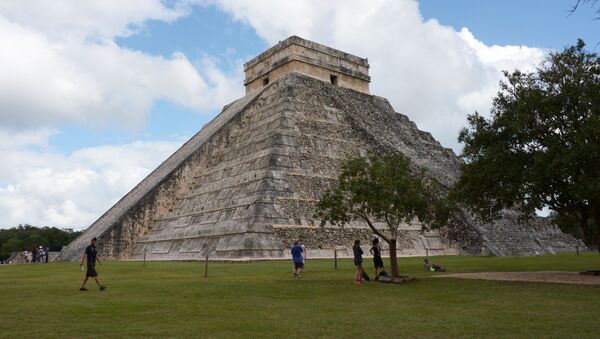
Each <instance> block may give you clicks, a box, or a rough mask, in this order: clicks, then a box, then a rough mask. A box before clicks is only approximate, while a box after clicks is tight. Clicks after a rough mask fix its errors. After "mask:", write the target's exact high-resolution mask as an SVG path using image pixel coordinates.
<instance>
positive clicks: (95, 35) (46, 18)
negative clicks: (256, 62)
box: [0, 0, 600, 229]
mask: <svg viewBox="0 0 600 339" xmlns="http://www.w3.org/2000/svg"><path fill="white" fill-rule="evenodd" d="M575 2H576V1H575V0H553V1H543V0H519V1H516V0H504V1H480V0H454V1H442V0H422V1H418V2H417V1H414V0H331V1H323V0H303V1H279V0H227V1H226V0H169V1H161V0H128V1H119V0H103V1H99V0H97V1H88V0H61V1H52V2H51V1H44V0H31V1H27V2H21V1H2V2H0V42H1V43H2V46H3V47H2V48H0V159H2V163H1V164H0V228H5V227H12V226H16V225H18V224H24V223H29V224H33V225H38V226H57V227H69V228H74V229H84V228H86V227H87V226H89V225H90V224H91V223H92V222H93V221H95V220H96V219H97V218H98V217H99V216H100V215H102V213H104V212H105V211H106V210H107V209H108V208H110V206H112V205H113V204H114V203H115V202H116V201H117V200H119V199H120V198H121V197H122V196H123V195H124V194H126V193H127V192H128V191H129V190H130V189H131V188H133V186H135V185H136V184H137V183H138V182H139V181H141V180H142V179H143V178H144V177H145V176H146V175H148V174H149V173H150V171H152V170H153V169H154V168H156V167H157V166H158V165H159V164H160V163H161V162H162V161H164V160H165V159H166V158H167V157H168V156H169V155H170V154H172V153H173V152H174V151H175V150H176V149H177V148H178V147H179V146H181V144H183V142H185V141H186V140H187V139H188V138H190V137H191V136H192V135H193V134H194V133H196V132H197V131H198V130H199V129H200V128H201V127H202V126H203V125H204V124H205V123H207V122H208V121H210V120H211V119H212V118H213V117H215V116H216V115H217V114H218V113H219V112H220V111H221V109H222V107H223V106H224V105H226V104H227V103H229V102H231V101H233V100H235V99H237V98H239V97H241V96H243V95H244V88H243V70H242V65H243V63H244V62H245V61H247V60H249V59H250V58H252V57H254V56H255V55H257V54H258V53H260V52H261V51H263V50H265V49H266V48H268V47H270V46H272V45H274V44H275V43H277V42H278V41H279V40H283V39H285V38H286V37H288V36H290V35H299V36H301V37H303V38H307V39H311V40H314V41H316V42H319V43H323V44H326V45H329V46H331V47H334V48H337V49H340V50H343V51H346V52H350V53H352V54H355V55H358V56H361V57H366V58H368V59H369V62H370V65H371V69H370V74H371V78H372V82H371V93H372V94H375V95H379V96H383V97H386V98H387V99H388V100H389V101H390V102H391V103H392V105H393V106H394V108H395V109H396V111H398V112H400V113H402V114H406V115H407V116H408V117H409V118H410V119H412V120H413V121H415V122H416V123H417V126H418V127H419V128H420V129H422V130H426V131H429V132H431V133H432V134H433V136H434V137H435V138H436V139H438V140H439V141H440V142H441V143H442V145H444V146H446V147H450V148H452V149H454V151H455V152H456V153H457V154H459V153H460V150H461V146H460V144H458V142H457V140H456V137H457V133H458V131H459V130H460V128H461V127H463V126H465V121H466V120H465V119H466V116H467V115H468V114H471V113H473V112H475V111H478V112H480V113H482V114H484V115H485V114H487V112H489V109H490V107H491V99H492V97H493V96H494V94H495V93H496V92H497V89H498V82H499V81H500V80H501V79H502V71H503V70H514V69H521V70H525V71H531V70H534V69H535V67H536V65H537V64H539V63H540V62H541V61H542V60H543V58H544V57H545V56H546V55H547V54H548V53H550V52H552V51H560V50H562V49H563V48H564V47H565V46H568V45H572V44H574V43H575V42H576V40H577V39H578V38H582V39H584V41H586V43H587V44H588V47H589V49H594V48H595V47H596V46H597V45H598V43H599V42H600V35H599V34H598V32H600V20H594V19H595V17H596V16H597V15H596V14H595V11H594V9H593V8H590V7H589V6H588V5H583V6H582V7H580V9H579V10H578V11H576V12H575V13H573V14H571V15H570V14H569V9H570V8H571V7H572V6H573V5H574V3H575ZM596 49H600V47H596Z"/></svg>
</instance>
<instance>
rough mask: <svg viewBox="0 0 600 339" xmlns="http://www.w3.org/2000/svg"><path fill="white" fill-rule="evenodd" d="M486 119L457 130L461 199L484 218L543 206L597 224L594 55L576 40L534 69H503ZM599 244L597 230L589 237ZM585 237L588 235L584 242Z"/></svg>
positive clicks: (598, 100) (599, 157) (599, 156)
mask: <svg viewBox="0 0 600 339" xmlns="http://www.w3.org/2000/svg"><path fill="white" fill-rule="evenodd" d="M505 77H506V81H502V82H501V83H500V91H499V92H498V94H497V95H496V97H495V98H494V100H493V106H492V110H491V116H490V117H489V118H486V117H483V116H482V115H480V114H478V113H477V112H476V113H474V114H472V115H470V116H469V117H468V127H467V128H464V129H463V130H462V131H461V132H460V135H459V141H460V142H461V143H463V144H464V150H463V154H462V156H463V158H464V159H465V161H466V165H465V166H464V170H463V172H462V176H461V178H460V180H459V181H458V183H457V185H456V187H455V194H456V196H457V197H458V198H459V200H460V201H461V202H463V203H465V204H466V205H467V206H469V207H470V208H471V209H473V210H475V211H476V212H478V213H479V214H480V215H481V216H482V217H484V218H485V219H490V218H493V217H495V216H496V215H497V214H498V212H499V211H500V210H502V209H504V208H518V209H520V210H522V211H524V212H525V213H533V212H534V211H535V209H541V208H544V207H547V208H549V209H551V210H553V211H555V212H556V213H559V214H562V215H570V216H573V217H576V218H578V219H579V220H580V221H581V225H582V227H586V226H585V225H588V224H589V223H588V220H589V219H590V218H593V219H594V220H595V223H596V224H599V222H600V132H599V131H600V59H599V58H598V55H597V54H595V53H592V52H588V51H586V50H585V44H584V42H583V41H582V40H578V42H577V44H576V45H575V46H570V47H567V48H565V49H564V51H562V52H555V53H550V54H549V55H548V56H547V58H546V59H545V60H544V61H543V62H542V64H541V65H539V67H538V69H537V70H536V71H535V72H531V73H525V72H521V71H519V70H516V71H514V72H512V73H508V72H505ZM583 231H584V233H586V234H587V237H588V238H589V237H592V236H593V237H595V242H596V244H600V232H596V234H595V235H592V234H590V232H592V231H591V230H590V229H584V230H583ZM588 240H589V239H588Z"/></svg>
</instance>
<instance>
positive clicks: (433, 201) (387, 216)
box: [317, 153, 449, 276]
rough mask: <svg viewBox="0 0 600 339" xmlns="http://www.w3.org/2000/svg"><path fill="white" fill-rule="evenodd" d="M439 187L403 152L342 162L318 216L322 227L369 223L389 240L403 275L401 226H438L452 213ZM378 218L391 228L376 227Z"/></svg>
mask: <svg viewBox="0 0 600 339" xmlns="http://www.w3.org/2000/svg"><path fill="white" fill-rule="evenodd" d="M437 186H438V185H437V183H436V182H434V181H432V180H430V179H428V178H427V177H426V176H425V172H424V171H413V170H412V169H411V163H410V160H409V159H408V158H406V157H405V156H403V155H402V154H400V153H390V154H385V155H382V156H378V155H370V156H369V157H368V158H362V157H355V158H351V159H349V160H347V161H346V162H345V163H344V164H343V165H342V168H341V172H340V175H339V177H338V181H337V183H336V185H334V186H333V187H332V188H330V189H329V190H327V191H326V192H325V193H324V194H323V196H322V198H321V200H320V201H319V202H318V204H317V217H318V218H320V219H321V223H322V225H324V224H325V223H326V222H329V223H331V224H334V225H344V224H346V223H348V222H350V221H353V220H361V221H364V222H366V223H367V225H369V227H370V228H371V230H372V231H373V232H374V233H375V234H376V235H378V236H379V237H381V238H382V239H383V240H384V241H386V242H387V243H388V244H389V246H390V260H391V262H392V274H393V275H395V276H397V275H398V266H397V259H396V240H397V238H398V227H399V226H400V225H401V224H402V223H410V222H412V221H414V220H415V219H418V220H420V221H421V222H423V223H424V224H427V225H430V226H432V227H438V226H440V225H443V224H444V222H445V219H446V217H447V216H448V215H449V208H448V206H447V204H446V203H445V201H444V200H442V199H439V198H438V197H439V196H440V192H439V191H438V189H437ZM376 221H382V222H385V223H386V225H387V230H386V231H385V232H384V231H383V230H381V229H378V228H376V227H375V224H374V223H375V222H376Z"/></svg>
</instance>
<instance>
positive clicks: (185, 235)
mask: <svg viewBox="0 0 600 339" xmlns="http://www.w3.org/2000/svg"><path fill="white" fill-rule="evenodd" d="M244 70H245V74H246V80H245V86H246V95H245V96H244V97H243V98H241V99H238V100H236V101H234V102H233V103H231V104H229V105H227V106H225V107H224V109H223V111H222V112H221V113H220V114H219V115H218V116H217V117H216V118H214V119H213V120H212V121H211V122H209V123H208V124H206V125H205V126H204V127H203V128H202V129H201V130H200V132H198V133H197V134H196V135H195V136H193V137H192V138H191V139H190V140H189V141H188V142H186V143H185V144H184V145H183V146H182V147H181V148H180V149H179V150H177V151H176V152H175V153H174V154H173V155H172V156H170V157H169V158H168V159H167V160H166V161H164V162H163V163H162V164H161V165H160V166H159V167H158V168H157V169H156V170H154V171H153V172H152V173H151V174H150V175H149V176H148V177H146V178H145V179H144V180H142V182H140V183H139V184H138V185H137V186H136V187H135V188H133V189H132V190H131V191H130V192H129V193H127V195H125V196H124V197H123V198H122V199H121V200H119V201H118V202H117V203H116V204H115V205H114V206H113V207H111V208H110V209H109V210H108V211H107V212H106V213H104V215H102V216H101V217H100V218H99V219H98V220H97V221H96V222H94V223H93V224H92V225H91V226H90V227H89V228H88V229H87V230H86V231H85V232H84V233H83V234H82V235H81V236H80V237H79V238H77V239H76V240H74V241H73V242H72V243H71V244H69V246H67V247H66V248H65V249H64V250H63V251H62V256H63V258H64V259H76V258H77V257H79V256H80V255H81V253H82V251H83V249H84V248H85V246H87V244H88V243H89V241H90V239H91V238H93V237H97V238H98V246H99V249H100V253H101V254H102V255H104V256H105V257H108V258H111V259H118V260H136V259H142V258H144V257H145V258H147V259H149V260H190V259H192V260H193V259H201V258H204V257H205V256H207V255H210V257H211V258H214V259H242V260H243V259H252V258H281V257H286V256H287V255H288V251H289V246H290V245H291V243H292V242H293V241H294V240H295V239H298V238H302V239H304V241H305V244H306V246H307V248H309V250H310V256H311V257H332V256H333V253H334V250H338V253H339V255H344V254H349V253H344V252H343V250H342V249H344V250H347V249H349V248H350V247H351V244H352V241H353V240H354V239H362V240H363V243H365V244H367V243H368V242H369V240H370V238H371V237H372V234H371V231H370V230H369V229H368V228H367V226H366V225H365V224H362V223H360V222H355V223H352V224H350V225H347V226H346V227H344V228H339V227H333V226H329V225H328V226H325V227H320V226H319V220H315V219H314V216H313V215H314V212H315V203H316V202H317V201H318V199H319V197H320V195H321V194H322V193H323V192H324V190H325V189H326V188H327V187H329V186H330V185H331V184H332V183H333V182H334V181H335V180H336V178H337V175H338V170H339V168H340V164H341V163H342V162H343V161H344V160H345V159H346V158H347V157H348V156H351V155H357V154H358V155H364V154H366V152H369V151H386V150H397V151H400V152H402V153H403V154H404V155H406V156H408V157H409V158H410V159H411V161H412V162H413V163H414V164H416V165H418V166H420V167H422V168H425V169H426V170H427V173H428V174H429V175H431V176H432V177H433V178H435V179H436V180H437V181H439V182H440V183H441V184H442V185H444V186H445V187H450V186H451V185H452V184H453V183H454V182H455V181H456V180H457V179H458V177H459V174H460V169H461V165H462V162H461V159H460V158H458V157H457V156H456V155H455V154H454V153H453V152H452V150H450V149H448V148H444V147H442V146H441V145H440V144H439V143H438V142H437V141H436V140H435V139H434V138H433V137H432V136H431V134H429V133H427V132H424V131H421V130H419V129H418V128H417V126H416V125H415V123H414V122H412V121H410V120H409V119H408V118H407V117H406V116H405V115H402V114H399V113H396V112H395V111H394V109H393V108H392V106H391V105H390V103H389V102H388V101H387V100H386V99H385V98H382V97H378V96H374V95H370V94H369V82H370V77H369V75H368V71H369V64H368V61H367V60H366V59H363V58H359V57H356V56H353V55H350V54H348V53H344V52H341V51H338V50H335V49H333V48H330V47H327V46H324V45H320V44H317V43H314V42H311V41H307V40H304V39H301V38H299V37H296V36H292V37H290V38H288V39H286V40H284V41H281V42H279V43H278V44H277V45H275V46H274V47H272V48H270V49H268V50H267V51H265V52H264V53H262V54H260V55H259V56H257V57H256V58H254V59H252V60H250V61H249V62H248V63H246V64H245V65H244ZM517 219H518V216H517V215H516V214H514V213H512V212H507V213H506V215H505V216H504V217H503V218H502V219H501V220H499V221H498V222H496V223H494V224H491V225H489V224H483V223H480V222H478V221H477V220H475V219H474V218H472V217H471V216H468V215H465V216H464V220H463V223H462V224H461V225H453V227H450V228H448V229H445V230H441V231H431V232H422V231H421V225H420V224H419V223H418V222H415V223H413V224H410V225H404V226H403V227H402V236H401V239H402V240H401V241H400V243H399V246H398V248H399V255H427V254H429V255H439V254H461V253H468V254H494V255H523V254H536V253H537V254H542V253H553V252H554V251H561V250H574V246H576V245H577V244H578V242H577V241H576V240H575V239H574V238H572V237H571V236H569V235H566V234H563V233H561V232H560V231H559V230H558V229H557V228H556V227H554V226H552V225H550V224H548V223H546V222H543V221H538V222H536V223H534V224H533V225H529V226H522V225H519V223H518V220H517ZM380 226H381V227H382V228H383V227H385V226H384V225H380Z"/></svg>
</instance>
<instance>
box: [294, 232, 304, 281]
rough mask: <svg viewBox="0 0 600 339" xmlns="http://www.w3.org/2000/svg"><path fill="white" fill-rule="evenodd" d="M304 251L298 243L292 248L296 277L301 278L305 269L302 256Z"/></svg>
mask: <svg viewBox="0 0 600 339" xmlns="http://www.w3.org/2000/svg"><path fill="white" fill-rule="evenodd" d="M303 253H304V250H303V249H302V246H300V244H298V242H297V241H296V242H295V243H294V246H292V260H293V261H294V277H295V278H300V273H302V270H303V269H304V256H303V255H302V254H303Z"/></svg>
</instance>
